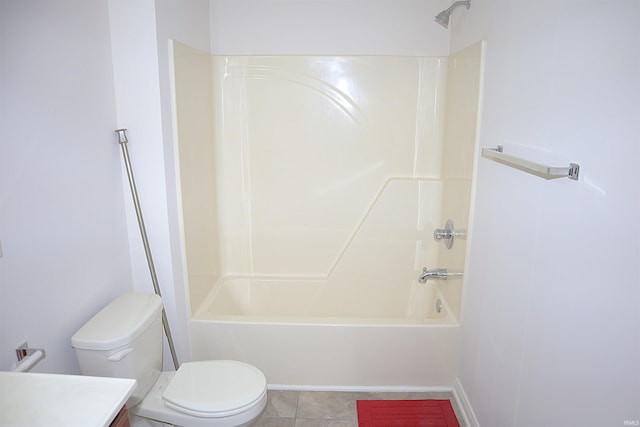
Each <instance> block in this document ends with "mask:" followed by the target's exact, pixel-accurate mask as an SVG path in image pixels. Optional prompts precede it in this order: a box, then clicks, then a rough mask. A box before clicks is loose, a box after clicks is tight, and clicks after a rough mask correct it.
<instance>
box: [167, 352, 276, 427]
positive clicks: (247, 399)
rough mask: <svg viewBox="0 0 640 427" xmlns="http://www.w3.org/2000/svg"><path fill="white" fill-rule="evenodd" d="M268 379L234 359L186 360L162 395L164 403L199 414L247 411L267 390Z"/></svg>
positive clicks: (199, 415) (216, 415)
mask: <svg viewBox="0 0 640 427" xmlns="http://www.w3.org/2000/svg"><path fill="white" fill-rule="evenodd" d="M266 389H267V379H266V378H265V376H264V374H263V373H262V372H261V371H260V370H259V369H257V368H255V367H253V366H251V365H248V364H246V363H243V362H238V361H235V360H207V361H202V362H189V363H183V364H182V365H181V366H180V367H179V368H178V371H177V372H176V375H175V376H174V377H173V379H171V381H170V382H169V385H168V386H167V389H166V390H165V391H164V393H163V394H162V398H163V399H164V403H165V405H167V406H168V407H169V408H171V409H174V410H176V411H179V412H182V413H185V414H189V415H193V416H196V417H204V418H212V417H222V416H230V415H234V414H237V413H240V412H244V411H245V410H247V409H248V408H250V407H251V406H253V405H254V404H256V403H257V402H258V401H259V400H260V399H261V398H262V397H263V396H264V394H265V393H266Z"/></svg>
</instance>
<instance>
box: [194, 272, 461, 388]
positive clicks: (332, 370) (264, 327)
mask: <svg viewBox="0 0 640 427" xmlns="http://www.w3.org/2000/svg"><path fill="white" fill-rule="evenodd" d="M399 288H401V289H404V291H400V292H397V293H398V294H400V295H404V297H403V298H401V299H400V298H398V297H392V296H390V295H382V296H380V295H367V294H366V293H365V294H361V295H360V296H358V295H356V294H354V293H352V294H350V295H342V296H340V297H338V295H339V294H338V293H335V292H333V291H335V289H332V287H331V285H330V284H328V283H325V282H324V281H321V280H308V281H303V282H301V281H295V282H293V281H284V280H279V281H276V280H255V279H231V280H225V281H223V282H222V283H220V284H219V285H218V286H217V287H216V289H215V291H214V292H212V293H211V295H209V297H208V298H207V300H206V301H204V302H203V304H202V305H201V307H200V309H199V310H198V312H197V313H195V315H194V316H193V318H192V321H191V342H192V353H193V354H192V355H193V359H194V360H205V359H235V360H241V361H245V362H247V363H251V364H253V365H255V366H257V367H258V368H260V369H261V370H262V371H263V372H264V373H265V375H266V376H267V380H268V382H269V384H270V385H271V386H272V387H278V386H283V387H289V388H290V387H296V388H312V389H319V388H320V389H353V390H357V389H368V388H375V389H403V390H408V389H441V388H443V387H444V388H447V387H450V386H451V385H452V384H453V378H454V375H455V371H456V361H457V354H458V353H457V346H458V336H459V332H458V322H457V320H456V319H455V318H454V317H453V315H452V314H451V312H450V311H449V309H448V307H447V303H446V301H445V300H444V298H443V297H442V294H441V293H440V292H439V290H438V288H437V287H436V286H434V285H432V284H421V283H417V282H414V283H412V284H410V285H405V286H399ZM438 300H439V301H440V303H439V304H438V306H440V310H439V312H438V310H437V309H436V303H437V301H438Z"/></svg>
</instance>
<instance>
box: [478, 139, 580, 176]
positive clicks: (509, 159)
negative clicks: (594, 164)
mask: <svg viewBox="0 0 640 427" xmlns="http://www.w3.org/2000/svg"><path fill="white" fill-rule="evenodd" d="M482 157H484V158H487V159H491V160H494V161H496V162H498V163H502V164H504V165H507V166H510V167H512V168H515V169H519V170H521V171H524V172H527V173H530V174H533V175H536V176H539V177H541V178H544V179H555V178H569V179H572V180H575V181H577V180H578V175H579V173H580V165H578V164H576V163H570V164H569V167H554V166H547V165H543V164H540V163H535V162H532V161H529V160H525V159H521V158H519V157H515V156H510V155H508V154H504V153H503V147H502V146H501V145H498V146H497V147H496V148H483V149H482Z"/></svg>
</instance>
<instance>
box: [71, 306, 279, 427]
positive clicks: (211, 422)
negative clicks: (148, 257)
mask: <svg viewBox="0 0 640 427" xmlns="http://www.w3.org/2000/svg"><path fill="white" fill-rule="evenodd" d="M161 313H162V300H161V299H160V297H158V296H157V295H154V294H140V293H130V294H125V295H122V296H121V297H120V298H118V299H116V300H115V301H113V302H112V303H111V304H109V305H108V306H107V307H105V308H104V309H103V310H101V311H100V312H99V313H98V314H96V315H95V316H94V317H93V318H92V319H91V320H89V321H88V322H87V323H86V324H85V325H84V326H83V327H82V328H80V329H79V330H78V332H76V333H75V334H74V335H73V337H72V338H71V344H72V346H73V348H74V350H75V352H76V356H77V358H78V363H79V364H80V371H81V372H82V373H83V374H85V375H94V376H107V377H117V378H133V379H135V380H136V381H137V384H136V388H135V389H134V392H133V394H132V396H131V398H129V400H128V401H127V408H128V409H129V413H130V414H131V415H133V416H134V417H143V418H144V419H148V420H154V421H158V422H161V423H165V424H172V425H174V426H180V427H240V426H246V425H248V424H249V423H251V421H253V420H254V419H255V418H256V417H257V416H258V415H259V414H260V412H262V410H263V409H264V407H265V405H266V403H267V381H266V378H265V376H264V374H263V373H262V372H261V371H260V370H259V369H257V368H255V367H254V366H251V365H249V364H246V363H243V362H239V361H234V360H206V361H198V362H188V363H183V364H182V365H181V366H180V367H179V368H178V370H177V371H175V372H161V365H162V323H161V320H160V316H161ZM135 424H136V423H135V422H134V425H135Z"/></svg>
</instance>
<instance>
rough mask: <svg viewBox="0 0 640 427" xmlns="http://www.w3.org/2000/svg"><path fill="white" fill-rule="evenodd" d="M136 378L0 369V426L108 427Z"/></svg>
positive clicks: (125, 399)
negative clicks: (5, 370)
mask: <svg viewBox="0 0 640 427" xmlns="http://www.w3.org/2000/svg"><path fill="white" fill-rule="evenodd" d="M135 384H136V381H135V380H130V379H121V378H99V377H87V376H80V375H58V374H36V373H26V372H0V426H11V427H39V426H42V427H44V426H47V427H57V426H60V427H94V426H95V427H102V426H109V424H110V423H111V421H112V420H113V419H114V418H115V416H116V415H117V414H118V412H119V411H120V409H121V408H122V406H123V405H124V404H125V402H126V401H127V399H128V398H129V396H130V395H131V393H132V391H133V388H134V387H135Z"/></svg>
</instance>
